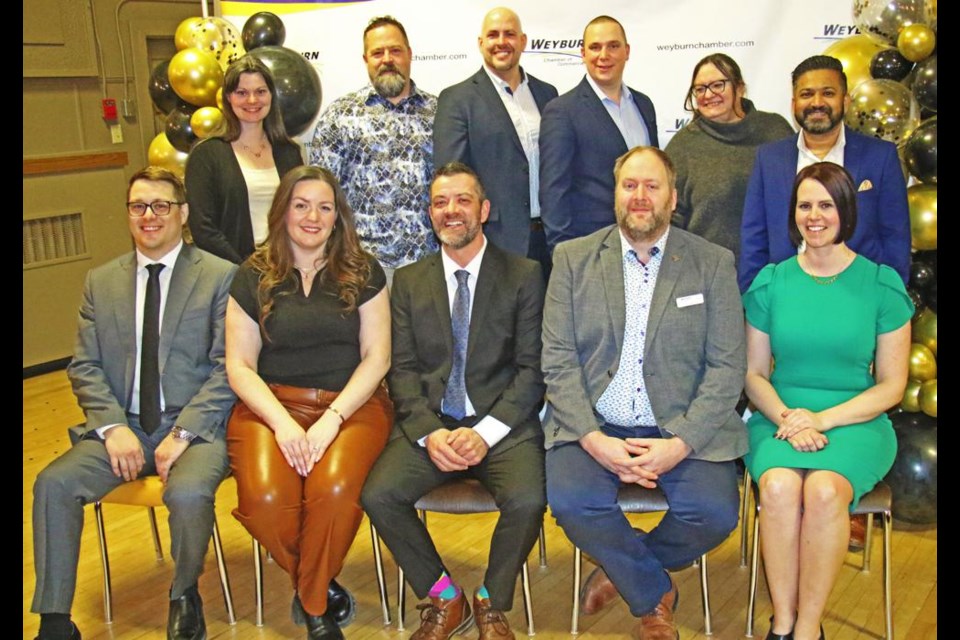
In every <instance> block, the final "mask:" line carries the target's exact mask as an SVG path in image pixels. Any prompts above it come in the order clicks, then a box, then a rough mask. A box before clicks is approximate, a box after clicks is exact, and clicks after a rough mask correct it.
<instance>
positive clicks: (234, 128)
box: [216, 54, 293, 146]
mask: <svg viewBox="0 0 960 640" xmlns="http://www.w3.org/2000/svg"><path fill="white" fill-rule="evenodd" d="M247 73H257V74H260V76H261V77H262V78H263V81H264V83H265V84H266V85H267V89H269V90H270V111H268V112H267V117H266V118H264V119H263V130H264V132H265V133H266V134H267V140H269V141H270V145H271V146H272V145H275V144H277V143H284V142H289V143H291V144H293V141H292V140H291V139H290V136H289V135H288V134H287V128H286V127H285V126H284V124H283V114H282V112H281V110H280V96H278V95H277V85H276V83H275V82H274V81H273V75H271V73H270V69H269V68H267V65H265V64H264V63H263V62H261V61H260V59H259V58H256V57H254V56H252V55H249V54H248V55H245V56H243V57H242V58H240V59H239V60H236V61H234V62H233V63H232V64H231V65H230V66H229V67H227V72H226V74H224V76H223V125H222V126H221V128H220V131H218V132H217V133H216V135H217V136H218V137H220V138H223V139H224V140H226V141H227V142H233V141H234V140H236V139H237V138H239V137H240V119H239V118H237V114H236V113H234V112H233V105H231V104H230V99H229V96H230V94H231V93H233V92H234V91H236V90H237V87H238V86H240V77H241V76H243V75H244V74H247Z"/></svg>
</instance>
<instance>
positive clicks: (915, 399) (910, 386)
mask: <svg viewBox="0 0 960 640" xmlns="http://www.w3.org/2000/svg"><path fill="white" fill-rule="evenodd" d="M921 384H922V383H921V382H920V381H919V380H907V388H906V389H904V390H903V400H901V401H900V408H901V409H903V410H904V411H908V412H910V413H916V412H918V411H920V397H919V394H920V385H921Z"/></svg>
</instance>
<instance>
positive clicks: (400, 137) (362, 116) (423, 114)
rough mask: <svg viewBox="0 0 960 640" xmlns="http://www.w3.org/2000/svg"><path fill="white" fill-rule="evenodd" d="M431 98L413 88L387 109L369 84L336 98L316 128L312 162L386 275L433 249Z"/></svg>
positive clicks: (434, 107)
mask: <svg viewBox="0 0 960 640" xmlns="http://www.w3.org/2000/svg"><path fill="white" fill-rule="evenodd" d="M436 113H437V98H436V97H435V96H433V95H430V94H428V93H425V92H423V91H420V90H418V89H417V87H416V85H415V84H413V82H412V81H411V83H410V95H409V96H407V97H406V98H404V99H403V100H401V101H400V102H399V103H398V104H393V103H392V102H390V101H389V100H387V99H386V98H384V97H382V96H381V95H380V94H378V93H377V91H376V90H375V89H374V88H373V86H372V85H367V86H366V87H364V88H363V89H360V90H359V91H355V92H353V93H350V94H347V95H345V96H343V97H342V98H338V99H337V100H335V101H334V102H332V103H331V104H330V106H329V107H327V109H326V111H324V112H323V115H322V116H320V120H319V121H318V122H317V128H316V132H315V133H314V137H313V143H312V144H311V145H310V164H312V165H319V166H322V167H326V168H328V169H330V171H332V172H333V174H334V175H335V176H337V179H338V180H339V181H340V186H341V187H343V190H344V191H345V192H346V194H347V200H348V202H349V203H350V207H351V208H352V209H353V213H354V219H355V221H356V227H357V235H358V236H359V237H360V244H361V245H362V246H363V248H364V249H366V250H367V251H369V252H370V253H372V254H373V255H374V256H376V258H377V259H378V260H379V261H380V264H381V265H382V266H383V267H384V268H385V269H396V268H398V267H402V266H403V265H405V264H409V263H411V262H416V261H417V260H419V259H420V258H423V257H425V256H427V255H429V254H431V253H434V252H436V251H437V249H438V248H439V246H438V245H437V240H436V237H435V236H434V233H433V227H431V226H430V214H429V209H430V181H431V180H432V179H433V119H434V117H435V116H436Z"/></svg>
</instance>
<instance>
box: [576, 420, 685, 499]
mask: <svg viewBox="0 0 960 640" xmlns="http://www.w3.org/2000/svg"><path fill="white" fill-rule="evenodd" d="M580 446H581V447H583V449H584V450H585V451H586V452H587V453H589V454H590V455H591V456H592V457H593V459H594V460H596V461H597V462H599V463H600V464H601V465H602V466H603V467H604V468H605V469H607V470H608V471H610V472H611V473H615V474H616V475H617V477H619V478H620V482H623V483H625V484H638V485H640V486H641V487H646V488H648V489H653V488H655V487H656V486H657V480H658V479H659V478H660V476H661V475H663V474H664V473H666V472H668V471H670V470H671V469H673V468H674V467H675V466H677V464H678V463H679V462H680V461H681V460H683V459H684V458H686V457H687V456H688V455H690V452H691V451H692V449H691V448H690V446H689V445H687V443H686V442H684V441H683V440H681V439H680V438H676V437H674V438H623V439H621V438H614V437H612V436H608V435H606V434H605V433H603V432H602V431H591V432H590V433H588V434H587V435H585V436H583V437H582V438H580Z"/></svg>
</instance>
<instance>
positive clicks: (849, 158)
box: [843, 125, 863, 189]
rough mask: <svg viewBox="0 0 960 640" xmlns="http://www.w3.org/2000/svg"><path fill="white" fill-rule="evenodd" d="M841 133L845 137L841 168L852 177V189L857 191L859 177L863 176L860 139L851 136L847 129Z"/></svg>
mask: <svg viewBox="0 0 960 640" xmlns="http://www.w3.org/2000/svg"><path fill="white" fill-rule="evenodd" d="M843 126H846V125H843ZM843 133H844V135H845V136H846V144H845V145H844V147H843V168H844V169H846V170H847V171H849V172H850V175H851V176H852V177H853V180H854V183H853V188H854V189H859V188H860V176H862V175H863V172H862V170H861V166H862V162H863V148H862V147H863V145H862V140H861V139H860V136H857V135H853V134H852V132H851V131H850V130H849V129H847V130H846V131H844V132H843Z"/></svg>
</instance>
